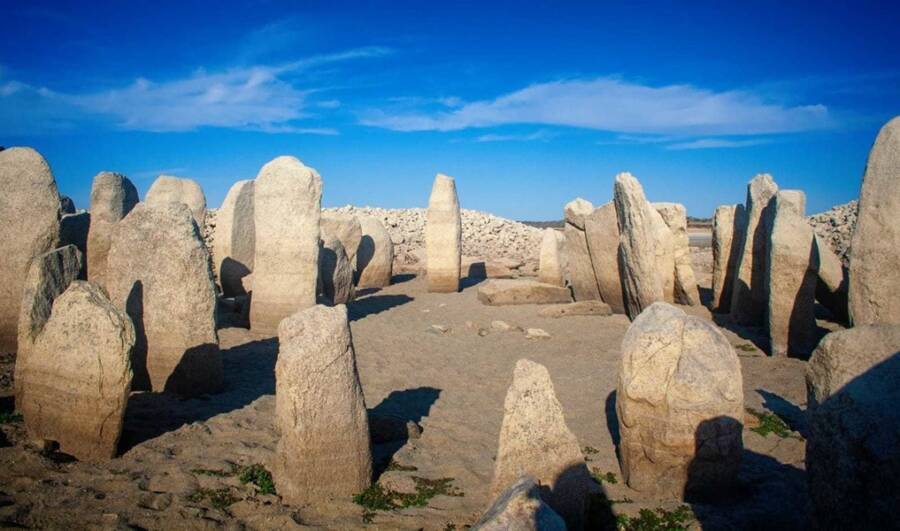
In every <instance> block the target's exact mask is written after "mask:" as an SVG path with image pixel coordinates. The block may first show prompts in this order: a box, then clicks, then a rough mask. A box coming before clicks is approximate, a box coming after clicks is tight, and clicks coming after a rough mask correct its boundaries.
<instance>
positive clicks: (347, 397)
mask: <svg viewBox="0 0 900 531" xmlns="http://www.w3.org/2000/svg"><path fill="white" fill-rule="evenodd" d="M278 345H279V346H278V361H277V362H276V364H275V425H276V427H277V428H278V429H279V430H280V432H281V438H280V439H279V441H278V447H277V450H276V453H275V458H274V463H273V467H272V476H273V478H274V479H275V485H276V487H277V489H278V494H279V495H280V496H281V498H282V500H283V501H284V502H285V503H288V504H294V505H299V504H302V503H310V502H315V501H322V500H325V499H328V498H330V497H334V496H339V497H348V496H351V495H353V494H359V493H360V492H362V491H364V490H365V489H366V488H368V486H369V485H370V484H371V481H372V450H371V446H370V444H369V421H368V418H367V414H366V403H365V399H364V397H363V392H362V387H361V386H360V384H359V374H358V373H357V370H356V354H355V353H354V352H353V342H352V341H351V337H350V327H349V325H348V323H347V307H346V306H343V305H339V306H335V307H333V308H330V307H326V306H314V307H312V308H307V309H305V310H302V311H299V312H297V313H296V314H294V315H292V316H290V317H288V318H287V319H285V320H283V321H282V322H281V324H280V325H279V326H278Z"/></svg>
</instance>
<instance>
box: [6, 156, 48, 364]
mask: <svg viewBox="0 0 900 531" xmlns="http://www.w3.org/2000/svg"><path fill="white" fill-rule="evenodd" d="M0 183H3V193H0V276H2V278H3V282H0V351H3V352H12V351H15V350H16V337H17V335H18V322H19V304H20V303H21V302H22V283H23V282H24V281H25V276H26V275H27V274H28V268H29V267H30V266H31V261H32V259H34V257H36V256H40V255H42V254H44V253H46V252H47V251H50V250H52V249H55V248H56V246H57V243H58V242H59V218H60V211H59V192H58V191H57V189H56V180H55V179H54V178H53V173H52V172H51V171H50V166H49V165H48V164H47V161H46V160H44V157H42V156H41V155H40V154H39V153H38V152H37V151H35V150H33V149H31V148H20V147H14V148H9V149H5V150H3V151H0Z"/></svg>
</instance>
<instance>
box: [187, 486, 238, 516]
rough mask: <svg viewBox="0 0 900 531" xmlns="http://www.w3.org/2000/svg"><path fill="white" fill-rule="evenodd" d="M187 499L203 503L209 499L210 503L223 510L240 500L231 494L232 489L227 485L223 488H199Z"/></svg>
mask: <svg viewBox="0 0 900 531" xmlns="http://www.w3.org/2000/svg"><path fill="white" fill-rule="evenodd" d="M187 499H188V501H191V502H193V503H202V502H203V501H204V500H207V501H209V504H210V505H212V506H213V507H215V508H216V509H219V510H222V511H224V510H225V509H227V508H228V506H229V505H231V504H232V503H235V502H236V501H238V499H237V498H236V497H235V496H234V495H233V494H231V489H229V488H227V487H226V488H222V489H198V490H196V491H194V492H193V493H192V494H191V495H190V496H188V498H187Z"/></svg>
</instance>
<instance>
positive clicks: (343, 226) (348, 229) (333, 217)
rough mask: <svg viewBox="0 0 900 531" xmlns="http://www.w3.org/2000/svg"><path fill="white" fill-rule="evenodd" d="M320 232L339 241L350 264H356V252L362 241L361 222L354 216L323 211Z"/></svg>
mask: <svg viewBox="0 0 900 531" xmlns="http://www.w3.org/2000/svg"><path fill="white" fill-rule="evenodd" d="M320 223H321V228H322V234H329V235H331V236H334V237H335V238H337V239H339V240H340V241H341V245H342V246H343V247H344V252H345V253H347V258H349V259H350V263H351V264H356V253H357V251H358V249H359V244H360V242H361V241H362V235H363V232H362V224H361V223H360V222H359V219H358V218H357V217H356V216H346V215H339V214H332V213H330V212H323V213H322V219H321V222H320Z"/></svg>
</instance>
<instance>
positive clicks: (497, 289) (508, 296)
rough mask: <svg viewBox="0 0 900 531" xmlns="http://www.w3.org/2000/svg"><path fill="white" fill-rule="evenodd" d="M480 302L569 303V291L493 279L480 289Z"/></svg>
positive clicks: (555, 287) (528, 282)
mask: <svg viewBox="0 0 900 531" xmlns="http://www.w3.org/2000/svg"><path fill="white" fill-rule="evenodd" d="M478 300H480V301H481V302H482V303H483V304H487V305H488V306H508V305H511V304H557V303H562V302H569V301H571V300H572V296H571V295H570V293H569V290H568V289H566V288H563V287H560V286H554V285H553V284H544V283H542V282H536V281H534V280H524V279H493V280H488V281H487V282H485V283H484V284H483V285H481V286H480V287H479V288H478Z"/></svg>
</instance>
